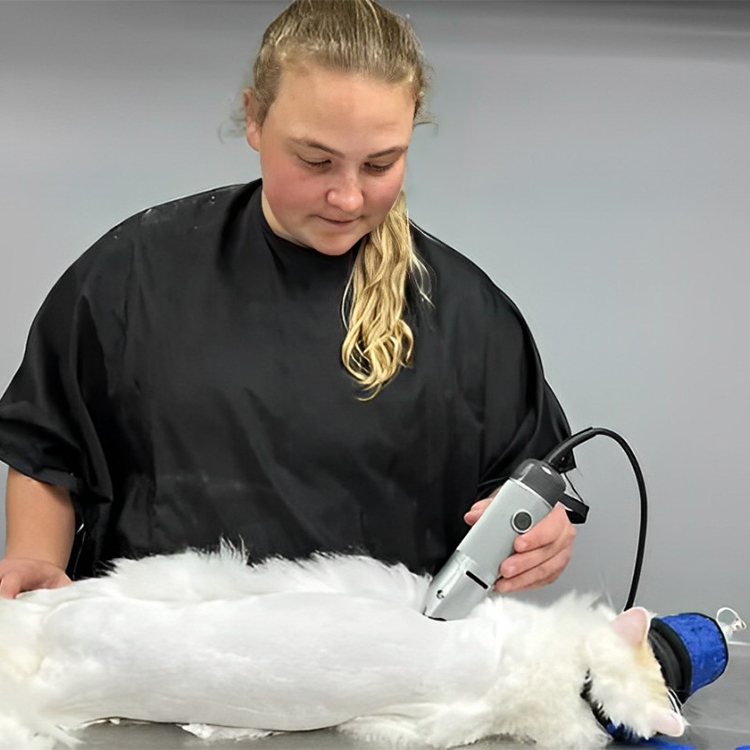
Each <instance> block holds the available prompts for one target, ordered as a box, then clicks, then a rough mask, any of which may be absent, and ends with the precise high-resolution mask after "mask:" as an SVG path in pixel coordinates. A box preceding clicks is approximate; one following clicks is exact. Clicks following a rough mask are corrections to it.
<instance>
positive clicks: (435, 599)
mask: <svg viewBox="0 0 750 750" xmlns="http://www.w3.org/2000/svg"><path fill="white" fill-rule="evenodd" d="M564 493H565V480H564V479H563V478H562V476H561V475H560V474H559V473H558V472H556V471H555V470H554V469H553V468H552V467H550V466H549V465H548V464H546V463H544V462H543V461H537V460H535V459H529V460H527V461H525V462H524V463H522V464H521V466H519V467H518V468H517V469H516V471H514V472H513V474H512V475H511V477H510V478H509V479H508V480H507V481H506V482H505V484H503V485H502V487H501V488H500V491H499V492H498V493H497V495H496V496H495V498H494V499H493V501H492V502H491V503H490V504H489V506H488V507H487V509H486V510H485V511H484V513H483V514H482V515H481V517H480V518H479V520H478V521H477V522H476V523H475V524H474V526H472V528H471V529H470V530H469V531H468V533H467V534H466V536H465V537H464V538H463V540H462V541H461V543H460V544H459V545H458V547H457V548H456V551H455V552H454V553H453V554H452V555H451V557H450V558H449V559H448V562H446V563H445V565H444V566H443V567H442V568H441V569H440V571H439V572H438V573H437V575H436V576H435V577H434V578H433V579H432V583H431V584H430V587H429V589H428V591H427V599H426V602H425V609H424V614H426V615H427V616H428V617H432V618H433V619H437V620H457V619H460V618H462V617H465V616H466V615H468V614H469V612H471V610H472V609H473V608H474V607H475V606H476V605H477V604H479V602H480V601H481V600H482V599H483V598H484V597H485V596H486V595H487V594H488V593H489V592H490V591H491V590H492V586H493V584H494V583H495V581H496V580H497V577H498V572H497V571H498V568H499V567H500V564H501V563H502V562H503V560H505V558H506V557H510V555H512V554H513V543H514V542H515V540H516V537H518V536H519V535H520V534H525V533H526V532H527V531H529V530H530V529H531V528H533V526H534V524H536V523H538V522H539V521H541V520H542V519H543V518H544V517H545V516H546V515H547V514H548V513H549V512H550V511H551V510H552V508H553V507H554V506H555V504H556V503H557V502H558V501H559V500H560V499H561V498H562V496H563V495H564Z"/></svg>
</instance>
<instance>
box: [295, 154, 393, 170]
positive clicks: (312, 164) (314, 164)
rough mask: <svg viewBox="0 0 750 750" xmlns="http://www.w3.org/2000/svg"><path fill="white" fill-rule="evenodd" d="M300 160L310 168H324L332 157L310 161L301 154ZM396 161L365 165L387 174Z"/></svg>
mask: <svg viewBox="0 0 750 750" xmlns="http://www.w3.org/2000/svg"><path fill="white" fill-rule="evenodd" d="M299 160H300V161H301V162H302V163H303V164H304V165H306V166H308V167H310V169H323V168H324V167H327V166H328V165H329V164H330V163H331V160H330V159H324V160H323V161H310V160H308V159H303V158H302V157H301V156H300V157H299ZM395 163H396V162H391V163H390V164H369V163H367V164H365V167H366V168H367V169H369V170H370V171H372V172H374V173H375V174H385V172H387V171H388V170H389V169H391V168H392V167H393V165H394V164H395Z"/></svg>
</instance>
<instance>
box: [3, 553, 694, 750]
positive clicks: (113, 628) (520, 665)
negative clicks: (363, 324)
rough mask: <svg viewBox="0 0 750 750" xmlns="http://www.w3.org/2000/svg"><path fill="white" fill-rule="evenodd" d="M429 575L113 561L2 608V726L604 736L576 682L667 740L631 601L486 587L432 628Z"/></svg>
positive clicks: (574, 741)
mask: <svg viewBox="0 0 750 750" xmlns="http://www.w3.org/2000/svg"><path fill="white" fill-rule="evenodd" d="M428 583H429V580H428V578H426V577H419V576H416V575H414V574H412V573H410V572H409V571H408V570H407V569H406V568H405V567H403V566H401V565H398V566H386V565H384V564H382V563H379V562H376V561H374V560H372V559H370V558H364V557H317V558H313V559H312V560H310V561H307V562H300V563H296V562H290V561H285V560H271V561H268V562H266V563H264V564H262V565H259V566H254V567H248V566H246V565H245V562H244V559H243V557H242V555H241V554H239V553H237V552H236V551H232V550H224V551H223V552H222V553H221V554H217V555H204V554H200V553H196V552H186V553H183V554H181V555H174V556H162V557H154V558H147V559H145V560H141V561H137V562H134V561H127V560H123V561H120V562H119V563H118V564H117V566H116V568H115V571H114V572H113V573H112V574H111V575H109V576H107V577H104V578H101V579H91V580H87V581H81V582H79V583H76V584H73V585H72V586H69V587H67V588H65V589H57V590H51V591H36V592H32V593H30V594H26V595H22V596H21V597H20V598H19V599H17V600H15V601H3V602H0V638H1V641H0V675H1V676H0V694H1V695H2V696H4V697H7V698H8V700H9V701H15V705H11V706H10V708H8V705H9V703H8V701H5V703H4V705H3V702H1V701H0V735H2V731H3V730H4V732H5V736H11V737H13V736H15V737H17V738H20V737H25V738H26V739H27V740H28V738H29V737H30V736H32V735H35V734H36V736H37V740H36V741H37V743H39V745H40V746H41V742H42V740H41V739H40V737H44V736H52V735H54V733H55V732H56V731H57V730H56V729H55V728H56V727H60V728H63V729H65V730H67V729H73V728H75V727H76V726H80V725H82V724H85V723H88V722H91V721H95V720H99V719H104V718H110V717H123V718H130V719H138V720H145V721H159V722H173V723H177V724H181V725H192V726H191V727H189V728H190V729H192V730H193V731H195V732H196V733H199V734H202V735H203V736H210V735H211V728H210V726H212V725H213V726H222V727H232V728H235V730H234V731H235V735H236V736H238V735H241V734H244V735H246V736H253V735H262V734H266V733H268V732H273V731H294V730H307V729H316V728H322V727H331V726H337V727H339V728H341V729H343V730H345V731H348V732H351V733H354V734H356V735H358V736H361V737H366V738H372V739H381V740H387V741H394V742H408V743H425V744H430V745H433V746H436V747H449V746H452V745H459V744H465V743H468V742H472V741H475V740H478V739H481V738H483V737H487V736H491V735H500V734H504V735H512V736H515V737H518V738H523V739H530V740H534V741H536V742H538V743H540V744H542V745H547V746H554V747H562V746H586V745H596V744H603V743H605V742H606V741H607V740H608V735H607V734H606V732H604V731H603V730H602V728H601V727H600V725H599V723H598V722H597V720H596V719H595V718H594V715H593V713H592V711H591V708H590V706H589V705H588V703H587V702H586V701H584V700H583V699H582V698H581V690H582V688H583V685H584V682H585V681H586V680H587V677H589V678H590V680H591V690H590V693H591V697H592V699H593V700H594V701H595V702H597V703H598V704H599V705H600V706H601V707H602V708H603V709H604V712H605V713H606V714H607V715H608V716H610V717H611V719H612V720H613V721H614V722H615V723H621V724H624V725H627V726H628V727H630V728H632V729H633V730H634V731H635V732H636V733H638V734H639V735H642V736H650V735H651V734H653V733H654V732H655V731H657V730H660V731H666V732H668V733H671V734H680V733H681V731H682V728H683V726H684V724H683V722H682V719H681V718H680V717H679V715H678V714H677V713H675V712H674V711H673V710H672V709H671V707H670V700H669V697H668V695H667V690H666V688H665V686H664V683H663V681H662V679H661V675H660V673H659V667H658V664H657V663H656V661H655V660H654V658H653V656H652V655H650V654H649V653H646V652H647V650H648V646H647V645H646V644H645V632H642V631H643V627H644V624H643V623H644V622H645V627H646V628H647V626H648V619H647V616H646V615H645V613H642V611H641V614H639V613H638V611H637V610H632V611H631V612H635V613H636V614H635V615H625V616H621V617H620V618H618V620H615V621H614V625H613V615H612V614H611V613H609V612H607V611H605V610H602V609H592V608H591V607H590V606H589V604H590V603H588V602H584V601H582V600H580V599H575V598H567V599H564V600H561V601H560V602H558V603H557V604H555V605H553V606H552V607H546V608H540V607H535V606H532V605H529V604H524V603H522V602H519V601H516V600H513V599H510V598H501V597H491V598H488V599H487V600H486V601H484V602H482V603H481V604H480V605H479V606H478V607H477V608H476V609H475V610H474V612H472V614H471V616H470V617H469V618H467V619H465V620H461V621H455V622H438V621H434V620H430V619H428V618H426V617H424V616H423V615H422V614H421V606H422V603H423V601H424V597H425V593H426V590H427V586H428ZM635 620H640V624H638V625H636V626H635V630H634V629H633V628H634V621H635ZM635 631H638V632H637V633H636V632H635ZM623 635H624V637H623ZM628 641H630V643H629V642H628ZM644 649H645V651H644ZM195 725H201V726H195ZM1 744H2V740H0V745H1Z"/></svg>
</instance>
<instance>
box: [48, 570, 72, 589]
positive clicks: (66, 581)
mask: <svg viewBox="0 0 750 750" xmlns="http://www.w3.org/2000/svg"><path fill="white" fill-rule="evenodd" d="M71 583H73V581H71V580H70V578H68V576H67V575H65V574H64V573H63V574H62V575H61V576H58V577H57V578H55V579H54V580H53V581H52V582H51V583H50V584H49V585H48V588H50V589H61V588H63V587H65V586H70V584H71Z"/></svg>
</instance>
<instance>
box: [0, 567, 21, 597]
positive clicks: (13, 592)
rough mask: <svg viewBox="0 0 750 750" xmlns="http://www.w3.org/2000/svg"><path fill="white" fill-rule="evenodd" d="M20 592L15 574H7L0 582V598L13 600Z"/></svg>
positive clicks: (19, 582)
mask: <svg viewBox="0 0 750 750" xmlns="http://www.w3.org/2000/svg"><path fill="white" fill-rule="evenodd" d="M20 591H21V579H20V578H19V577H18V576H17V575H16V574H15V573H7V574H6V575H4V576H3V579H2V580H1V581H0V597H2V598H3V599H15V598H16V597H17V596H18V594H19V593H20Z"/></svg>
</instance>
